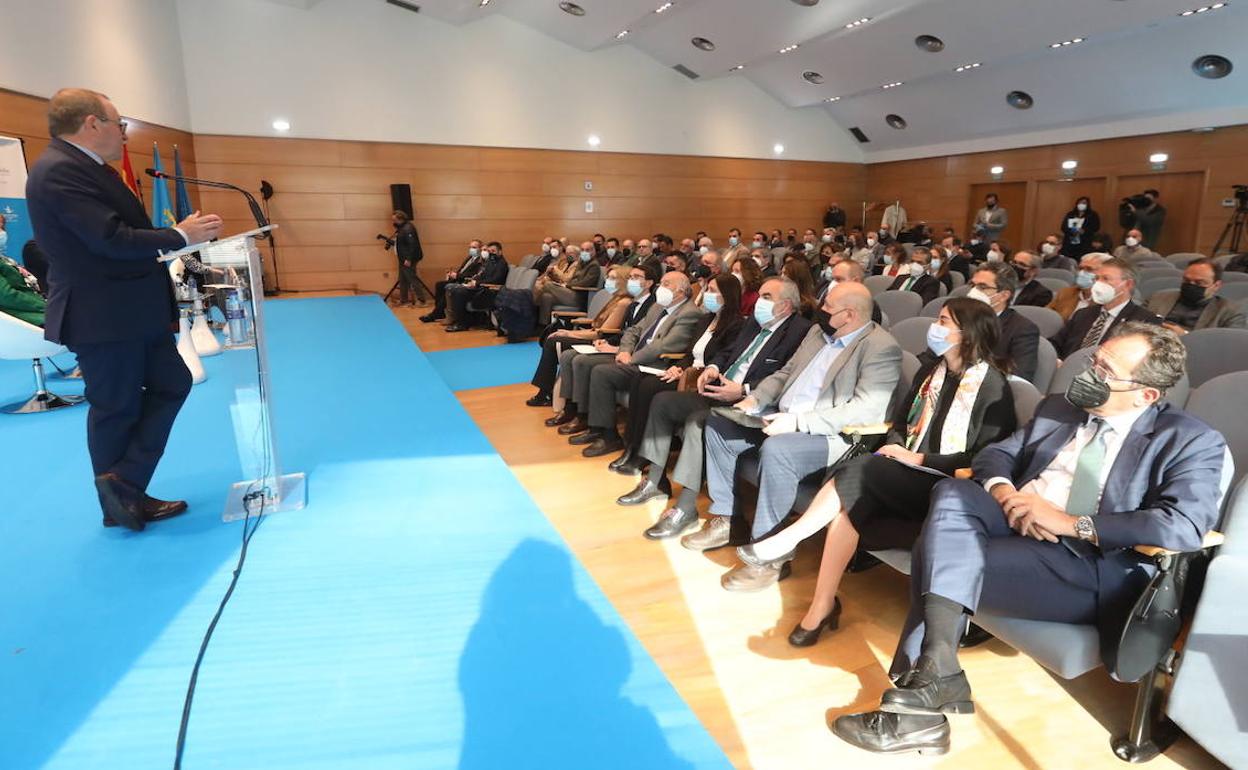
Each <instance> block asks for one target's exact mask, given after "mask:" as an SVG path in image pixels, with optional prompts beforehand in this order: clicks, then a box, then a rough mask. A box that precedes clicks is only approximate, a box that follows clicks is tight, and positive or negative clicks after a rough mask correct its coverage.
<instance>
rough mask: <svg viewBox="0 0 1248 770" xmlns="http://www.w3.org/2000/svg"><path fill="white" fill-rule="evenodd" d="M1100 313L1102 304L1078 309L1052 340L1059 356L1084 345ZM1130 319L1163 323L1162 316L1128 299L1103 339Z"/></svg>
mask: <svg viewBox="0 0 1248 770" xmlns="http://www.w3.org/2000/svg"><path fill="white" fill-rule="evenodd" d="M1100 314H1101V306H1100V305H1091V306H1089V307H1085V308H1084V309H1083V310H1079V311H1076V312H1075V314H1074V315H1072V316H1071V317H1070V320H1069V321H1067V322H1066V325H1065V326H1063V327H1062V330H1061V331H1060V332H1058V333H1057V336H1055V337H1053V339H1052V340H1050V342H1052V343H1053V347H1054V348H1057V357H1058V358H1067V357H1069V356H1070V354H1071V353H1074V352H1075V351H1076V350H1078V349H1079V348H1081V347H1083V338H1084V337H1086V336H1087V334H1088V331H1089V330H1090V329H1091V328H1092V324H1094V323H1096V317H1097V316H1099V315H1100ZM1128 321H1143V322H1144V323H1150V324H1159V323H1161V317H1160V316H1158V315H1156V314H1155V313H1151V312H1149V311H1148V310H1145V309H1144V308H1142V307H1140V306H1139V305H1137V304H1135V303H1134V302H1132V301H1131V300H1128V301H1127V304H1126V305H1124V306H1123V308H1122V312H1120V313H1119V314H1118V317H1117V318H1115V319H1114V321H1113V323H1111V324H1110V325H1109V328H1108V329H1106V330H1105V335H1104V336H1103V337H1101V339H1102V340H1104V339H1107V338H1108V337H1109V333H1110V332H1112V331H1113V330H1114V329H1115V328H1117V326H1118V325H1119V324H1124V323H1127V322H1128Z"/></svg>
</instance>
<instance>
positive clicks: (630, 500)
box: [615, 478, 672, 505]
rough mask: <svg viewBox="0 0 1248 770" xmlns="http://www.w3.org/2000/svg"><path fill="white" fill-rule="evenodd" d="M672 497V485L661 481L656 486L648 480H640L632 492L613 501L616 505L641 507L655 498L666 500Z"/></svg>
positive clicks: (665, 480)
mask: <svg viewBox="0 0 1248 770" xmlns="http://www.w3.org/2000/svg"><path fill="white" fill-rule="evenodd" d="M671 495H672V485H671V484H670V483H669V482H668V481H667V479H663V481H662V482H660V483H658V484H654V483H651V481H650V479H648V478H646V479H642V480H641V482H640V483H639V484H638V485H637V486H636V487H633V491H632V492H629V493H628V494H626V495H620V496H619V497H617V498H616V499H615V502H616V504H617V505H641V504H642V503H645V502H649V501H650V500H654V499H655V498H659V497H661V498H663V499H665V500H666V499H667V498H668V497H671Z"/></svg>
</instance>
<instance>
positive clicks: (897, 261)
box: [874, 243, 910, 278]
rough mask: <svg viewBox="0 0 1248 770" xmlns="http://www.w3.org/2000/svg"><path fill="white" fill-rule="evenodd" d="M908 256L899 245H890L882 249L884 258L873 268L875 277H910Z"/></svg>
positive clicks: (904, 248) (904, 249)
mask: <svg viewBox="0 0 1248 770" xmlns="http://www.w3.org/2000/svg"><path fill="white" fill-rule="evenodd" d="M909 264H910V254H909V253H907V252H906V247H905V246H902V245H901V244H900V243H890V244H888V245H887V246H885V247H884V256H883V258H882V259H881V260H880V264H878V265H876V266H875V271H874V272H875V275H887V276H888V277H889V278H897V277H901V276H909V275H910V267H909Z"/></svg>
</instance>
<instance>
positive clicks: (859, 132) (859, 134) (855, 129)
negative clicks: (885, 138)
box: [849, 126, 871, 144]
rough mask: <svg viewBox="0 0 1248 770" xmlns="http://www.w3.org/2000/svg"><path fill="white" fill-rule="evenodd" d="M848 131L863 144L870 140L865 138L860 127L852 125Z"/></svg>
mask: <svg viewBox="0 0 1248 770" xmlns="http://www.w3.org/2000/svg"><path fill="white" fill-rule="evenodd" d="M849 133H851V134H853V135H854V138H855V139H857V140H858V141H860V142H862V143H863V144H866V143H867V142H869V141H871V140H870V139H868V138H867V135H866V134H864V133H862V129H861V128H858V127H857V126H854V127H853V128H851V129H849Z"/></svg>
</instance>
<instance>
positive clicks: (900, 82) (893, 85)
mask: <svg viewBox="0 0 1248 770" xmlns="http://www.w3.org/2000/svg"><path fill="white" fill-rule="evenodd" d="M901 85H905V83H904V82H902V81H900V80H898V81H897V82H896V83H885V84H884V85H882V86H880V88H882V89H884V90H885V91H887V90H888V89H890V88H896V87H897V86H901Z"/></svg>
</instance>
